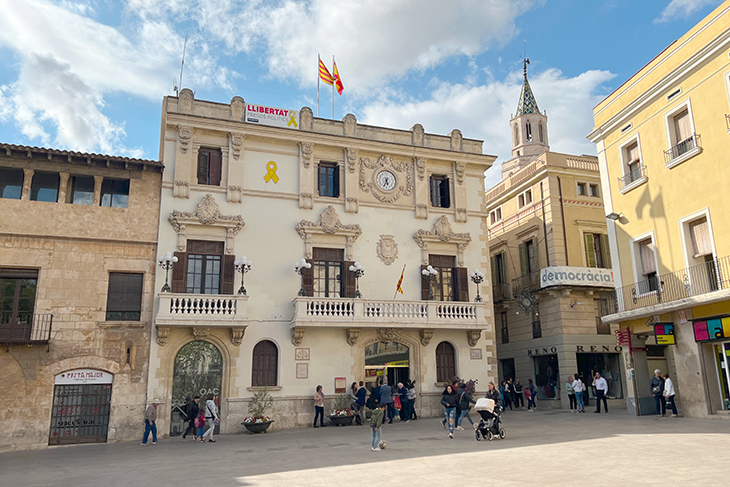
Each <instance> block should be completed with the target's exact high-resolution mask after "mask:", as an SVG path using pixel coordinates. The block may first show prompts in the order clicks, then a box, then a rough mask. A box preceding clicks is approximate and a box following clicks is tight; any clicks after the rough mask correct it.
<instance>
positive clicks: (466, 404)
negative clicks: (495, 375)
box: [456, 386, 476, 430]
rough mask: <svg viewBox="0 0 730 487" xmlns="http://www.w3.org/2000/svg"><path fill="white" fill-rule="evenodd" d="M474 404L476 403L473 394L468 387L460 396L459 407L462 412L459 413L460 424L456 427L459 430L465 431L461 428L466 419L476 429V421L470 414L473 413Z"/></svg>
mask: <svg viewBox="0 0 730 487" xmlns="http://www.w3.org/2000/svg"><path fill="white" fill-rule="evenodd" d="M474 403H476V401H474V399H473V398H472V396H471V393H470V392H469V390H468V389H467V388H466V386H464V389H463V390H462V392H461V394H459V407H460V409H461V412H460V413H459V422H458V424H457V426H456V429H457V430H463V429H464V428H462V427H461V423H462V422H463V421H464V418H466V419H468V420H469V423H471V425H472V427H474V428H476V426H475V425H474V421H473V420H472V419H471V415H470V414H469V412H470V411H471V405H472V404H474Z"/></svg>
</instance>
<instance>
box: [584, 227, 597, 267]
mask: <svg viewBox="0 0 730 487" xmlns="http://www.w3.org/2000/svg"><path fill="white" fill-rule="evenodd" d="M583 236H584V237H585V242H586V265H587V266H588V267H596V247H595V245H593V234H592V233H586V234H584V235H583Z"/></svg>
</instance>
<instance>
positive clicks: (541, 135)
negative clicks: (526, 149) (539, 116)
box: [537, 122, 545, 143]
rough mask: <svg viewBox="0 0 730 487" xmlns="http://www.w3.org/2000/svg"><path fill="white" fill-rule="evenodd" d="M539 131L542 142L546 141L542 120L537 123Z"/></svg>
mask: <svg viewBox="0 0 730 487" xmlns="http://www.w3.org/2000/svg"><path fill="white" fill-rule="evenodd" d="M537 133H538V134H539V136H540V143H543V142H545V137H544V136H543V134H542V122H540V123H538V124H537Z"/></svg>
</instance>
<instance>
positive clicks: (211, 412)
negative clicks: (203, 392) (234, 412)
mask: <svg viewBox="0 0 730 487" xmlns="http://www.w3.org/2000/svg"><path fill="white" fill-rule="evenodd" d="M217 397H218V396H216V395H215V394H211V395H209V396H208V400H207V401H205V420H206V421H207V422H208V429H207V430H206V432H205V433H204V434H203V442H205V440H206V438H207V439H208V443H215V440H214V439H213V433H215V425H216V423H219V422H220V420H221V419H220V417H219V416H218V406H217V405H216V404H215V400H216V399H217Z"/></svg>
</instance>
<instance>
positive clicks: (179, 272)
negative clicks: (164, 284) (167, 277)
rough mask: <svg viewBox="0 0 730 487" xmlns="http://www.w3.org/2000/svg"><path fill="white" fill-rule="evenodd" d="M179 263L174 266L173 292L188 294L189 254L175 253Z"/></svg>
mask: <svg viewBox="0 0 730 487" xmlns="http://www.w3.org/2000/svg"><path fill="white" fill-rule="evenodd" d="M175 257H177V262H176V263H175V265H173V266H172V284H171V286H172V292H174V293H184V292H187V289H186V286H185V284H186V283H185V281H186V280H187V279H186V278H187V276H188V254H187V252H175Z"/></svg>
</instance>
